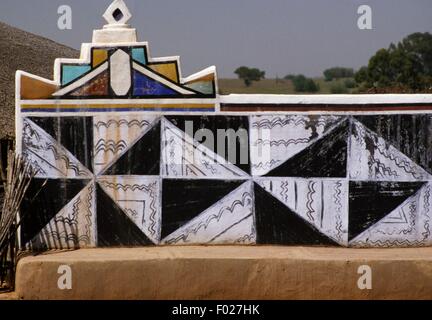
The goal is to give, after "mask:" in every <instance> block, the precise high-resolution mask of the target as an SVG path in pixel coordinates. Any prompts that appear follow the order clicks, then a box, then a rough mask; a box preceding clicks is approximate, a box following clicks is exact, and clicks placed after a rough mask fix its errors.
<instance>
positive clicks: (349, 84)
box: [344, 79, 357, 89]
mask: <svg viewBox="0 0 432 320" xmlns="http://www.w3.org/2000/svg"><path fill="white" fill-rule="evenodd" d="M344 85H345V87H346V88H348V89H353V88H355V87H356V86H357V83H356V82H355V80H354V79H346V80H345V81H344Z"/></svg>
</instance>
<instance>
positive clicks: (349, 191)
mask: <svg viewBox="0 0 432 320" xmlns="http://www.w3.org/2000/svg"><path fill="white" fill-rule="evenodd" d="M118 8H121V10H123V13H124V14H122V15H121V17H122V18H121V20H120V21H117V20H115V19H114V15H113V12H116V9H118ZM125 10H127V8H126V7H125V6H124V3H123V1H119V0H117V1H115V2H114V3H113V5H111V6H110V8H108V10H107V12H106V14H105V18H106V19H107V21H108V25H107V26H106V27H105V28H104V29H102V30H96V31H95V33H94V37H93V43H91V44H84V45H83V47H82V52H81V57H82V59H79V60H70V59H58V60H56V63H55V74H54V80H53V81H50V80H46V79H42V78H40V77H37V76H34V75H31V74H28V73H25V72H21V71H18V72H17V121H16V123H17V135H16V136H17V150H18V151H19V152H20V153H21V154H23V155H24V156H25V157H26V158H27V159H28V160H29V161H31V163H32V164H33V165H34V166H35V167H36V168H38V169H39V172H38V175H37V179H35V180H34V181H33V182H32V184H31V187H30V190H29V192H28V194H27V197H26V199H25V201H24V204H23V207H22V210H21V217H22V220H23V224H22V228H21V239H20V240H21V245H22V246H23V247H26V248H29V249H34V250H40V249H42V250H43V249H52V248H62V249H65V248H76V247H94V246H99V247H117V246H120V247H121V246H143V245H185V244H186V245H187V244H239V245H251V244H279V245H329V246H353V247H368V246H373V247H391V246H425V245H430V244H432V234H431V231H430V225H431V219H432V207H431V206H432V199H431V187H432V175H431V173H432V138H431V137H432V135H431V131H432V113H430V112H429V110H430V109H431V108H430V106H429V107H428V108H429V110H427V109H428V108H425V106H424V105H423V107H417V104H418V100H419V99H420V100H421V102H425V103H429V104H430V105H432V98H431V97H430V96H421V97H420V96H411V97H408V98H406V96H405V97H404V98H403V99H397V97H396V98H395V96H389V97H385V98H382V97H380V96H376V97H372V98H371V97H366V98H365V96H363V97H361V98H360V97H359V98H356V97H353V96H349V97H342V100H341V101H340V103H339V102H333V103H330V104H329V103H327V104H328V105H333V106H334V107H335V108H330V109H325V108H318V109H316V106H317V105H324V104H326V101H325V99H327V100H329V99H333V98H329V97H320V96H318V97H302V98H299V97H297V98H296V97H281V96H277V97H271V96H267V97H266V96H252V97H251V96H232V97H221V96H219V95H218V94H217V75H216V69H215V68H214V67H211V68H208V69H206V70H203V71H202V72H199V73H197V74H195V75H192V76H190V77H187V78H183V77H182V75H181V70H180V63H179V58H178V57H168V58H153V57H151V55H150V53H149V48H148V44H147V43H143V42H137V40H136V32H135V30H134V29H132V28H130V27H129V26H127V25H126V23H127V20H128V19H129V18H130V14H128V12H126V11H125ZM117 13H118V12H117ZM110 15H111V16H110ZM113 19H114V20H113ZM250 99H252V100H254V101H250ZM295 99H298V101H295ZM308 99H309V101H308ZM316 99H318V100H316ZM319 99H321V100H319ZM356 99H359V100H361V99H363V100H365V99H371V100H369V101H367V103H364V105H367V106H368V108H367V110H368V111H362V109H361V108H360V107H359V108H357V109H356V108H355V107H353V106H355V104H356V101H355V100H356ZM373 99H376V100H373ZM407 99H408V100H407ZM281 100H284V101H285V102H286V101H290V103H286V104H287V105H296V106H297V107H301V108H303V109H304V108H306V109H307V107H308V106H311V109H310V110H303V109H301V110H303V111H302V112H300V111H298V110H297V109H296V108H290V107H289V106H288V107H287V106H286V105H285V106H284V103H283V101H281ZM293 101H294V102H295V103H292V102H293ZM357 103H359V104H360V102H359V101H358V102H357ZM377 103H379V104H380V107H379V108H376V109H374V108H375V106H376V104H377ZM269 105H271V108H269V109H267V110H272V111H265V110H266V106H269ZM346 105H349V108H348V109H346V108H345V109H344V107H343V106H346ZM221 106H222V108H223V111H221V110H220V108H221ZM312 106H314V107H313V108H312ZM341 106H342V107H341ZM395 106H397V107H395ZM245 107H246V108H245ZM230 108H231V109H230ZM242 108H245V109H242ZM386 108H388V109H386ZM243 110H245V111H243ZM296 110H297V111H296ZM329 110H332V111H331V112H329ZM218 130H224V132H227V130H232V132H235V133H239V132H241V133H243V135H240V136H241V137H242V138H240V139H234V140H227V141H225V140H224V141H225V142H227V143H225V144H224V146H223V147H220V148H211V147H210V145H209V141H208V139H207V140H205V139H201V138H202V135H203V133H205V134H204V135H205V136H207V137H218V133H220V132H218ZM218 141H219V140H218ZM229 141H231V142H233V143H234V144H233V145H232V146H233V148H234V150H236V151H237V154H236V155H235V156H234V157H233V156H232V154H230V151H232V149H233V148H230V144H229V143H228V142H229ZM244 150H246V151H245V152H246V153H245V154H246V156H244V154H243V157H241V155H240V151H244ZM230 155H231V157H230ZM241 160H243V161H241Z"/></svg>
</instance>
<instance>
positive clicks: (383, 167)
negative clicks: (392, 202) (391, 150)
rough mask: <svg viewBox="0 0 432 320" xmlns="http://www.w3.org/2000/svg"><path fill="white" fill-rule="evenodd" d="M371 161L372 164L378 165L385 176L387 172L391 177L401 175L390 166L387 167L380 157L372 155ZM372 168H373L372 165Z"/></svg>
mask: <svg viewBox="0 0 432 320" xmlns="http://www.w3.org/2000/svg"><path fill="white" fill-rule="evenodd" d="M369 160H370V162H371V165H374V164H375V165H376V166H377V167H378V169H381V170H382V176H383V177H385V174H388V175H389V176H390V177H398V176H399V175H398V174H397V172H396V171H395V170H393V171H392V170H391V168H390V167H386V166H385V165H384V164H383V163H382V162H381V161H379V159H377V158H375V157H373V156H370V159H369ZM370 170H372V167H370Z"/></svg>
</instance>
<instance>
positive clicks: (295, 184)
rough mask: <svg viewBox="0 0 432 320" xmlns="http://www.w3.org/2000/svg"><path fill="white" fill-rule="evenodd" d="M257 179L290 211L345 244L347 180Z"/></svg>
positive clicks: (346, 233) (346, 239) (346, 229)
mask: <svg viewBox="0 0 432 320" xmlns="http://www.w3.org/2000/svg"><path fill="white" fill-rule="evenodd" d="M256 182H257V183H258V184H259V185H260V186H261V187H262V188H263V189H264V190H266V191H267V192H268V193H270V194H271V195H273V196H274V197H275V198H277V199H278V200H279V201H281V202H282V203H284V204H285V205H286V206H287V207H288V208H290V209H291V211H293V212H295V213H296V214H298V215H299V216H300V217H302V218H303V219H304V220H306V221H307V222H309V223H310V224H312V225H313V226H315V227H316V228H317V229H318V230H319V231H320V232H322V233H323V234H325V235H326V236H328V237H329V238H331V239H333V240H335V241H336V242H338V243H339V244H341V245H345V246H346V245H347V244H348V182H347V181H346V180H337V179H308V180H306V179H294V178H271V179H268V178H266V179H264V178H259V179H257V180H256Z"/></svg>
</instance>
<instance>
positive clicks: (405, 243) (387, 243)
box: [351, 240, 426, 248]
mask: <svg viewBox="0 0 432 320" xmlns="http://www.w3.org/2000/svg"><path fill="white" fill-rule="evenodd" d="M425 245H426V243H425V242H423V241H418V240H414V241H409V240H376V241H372V240H369V241H356V242H355V243H352V244H351V246H352V247H380V248H388V247H412V246H416V247H423V246H425Z"/></svg>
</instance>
